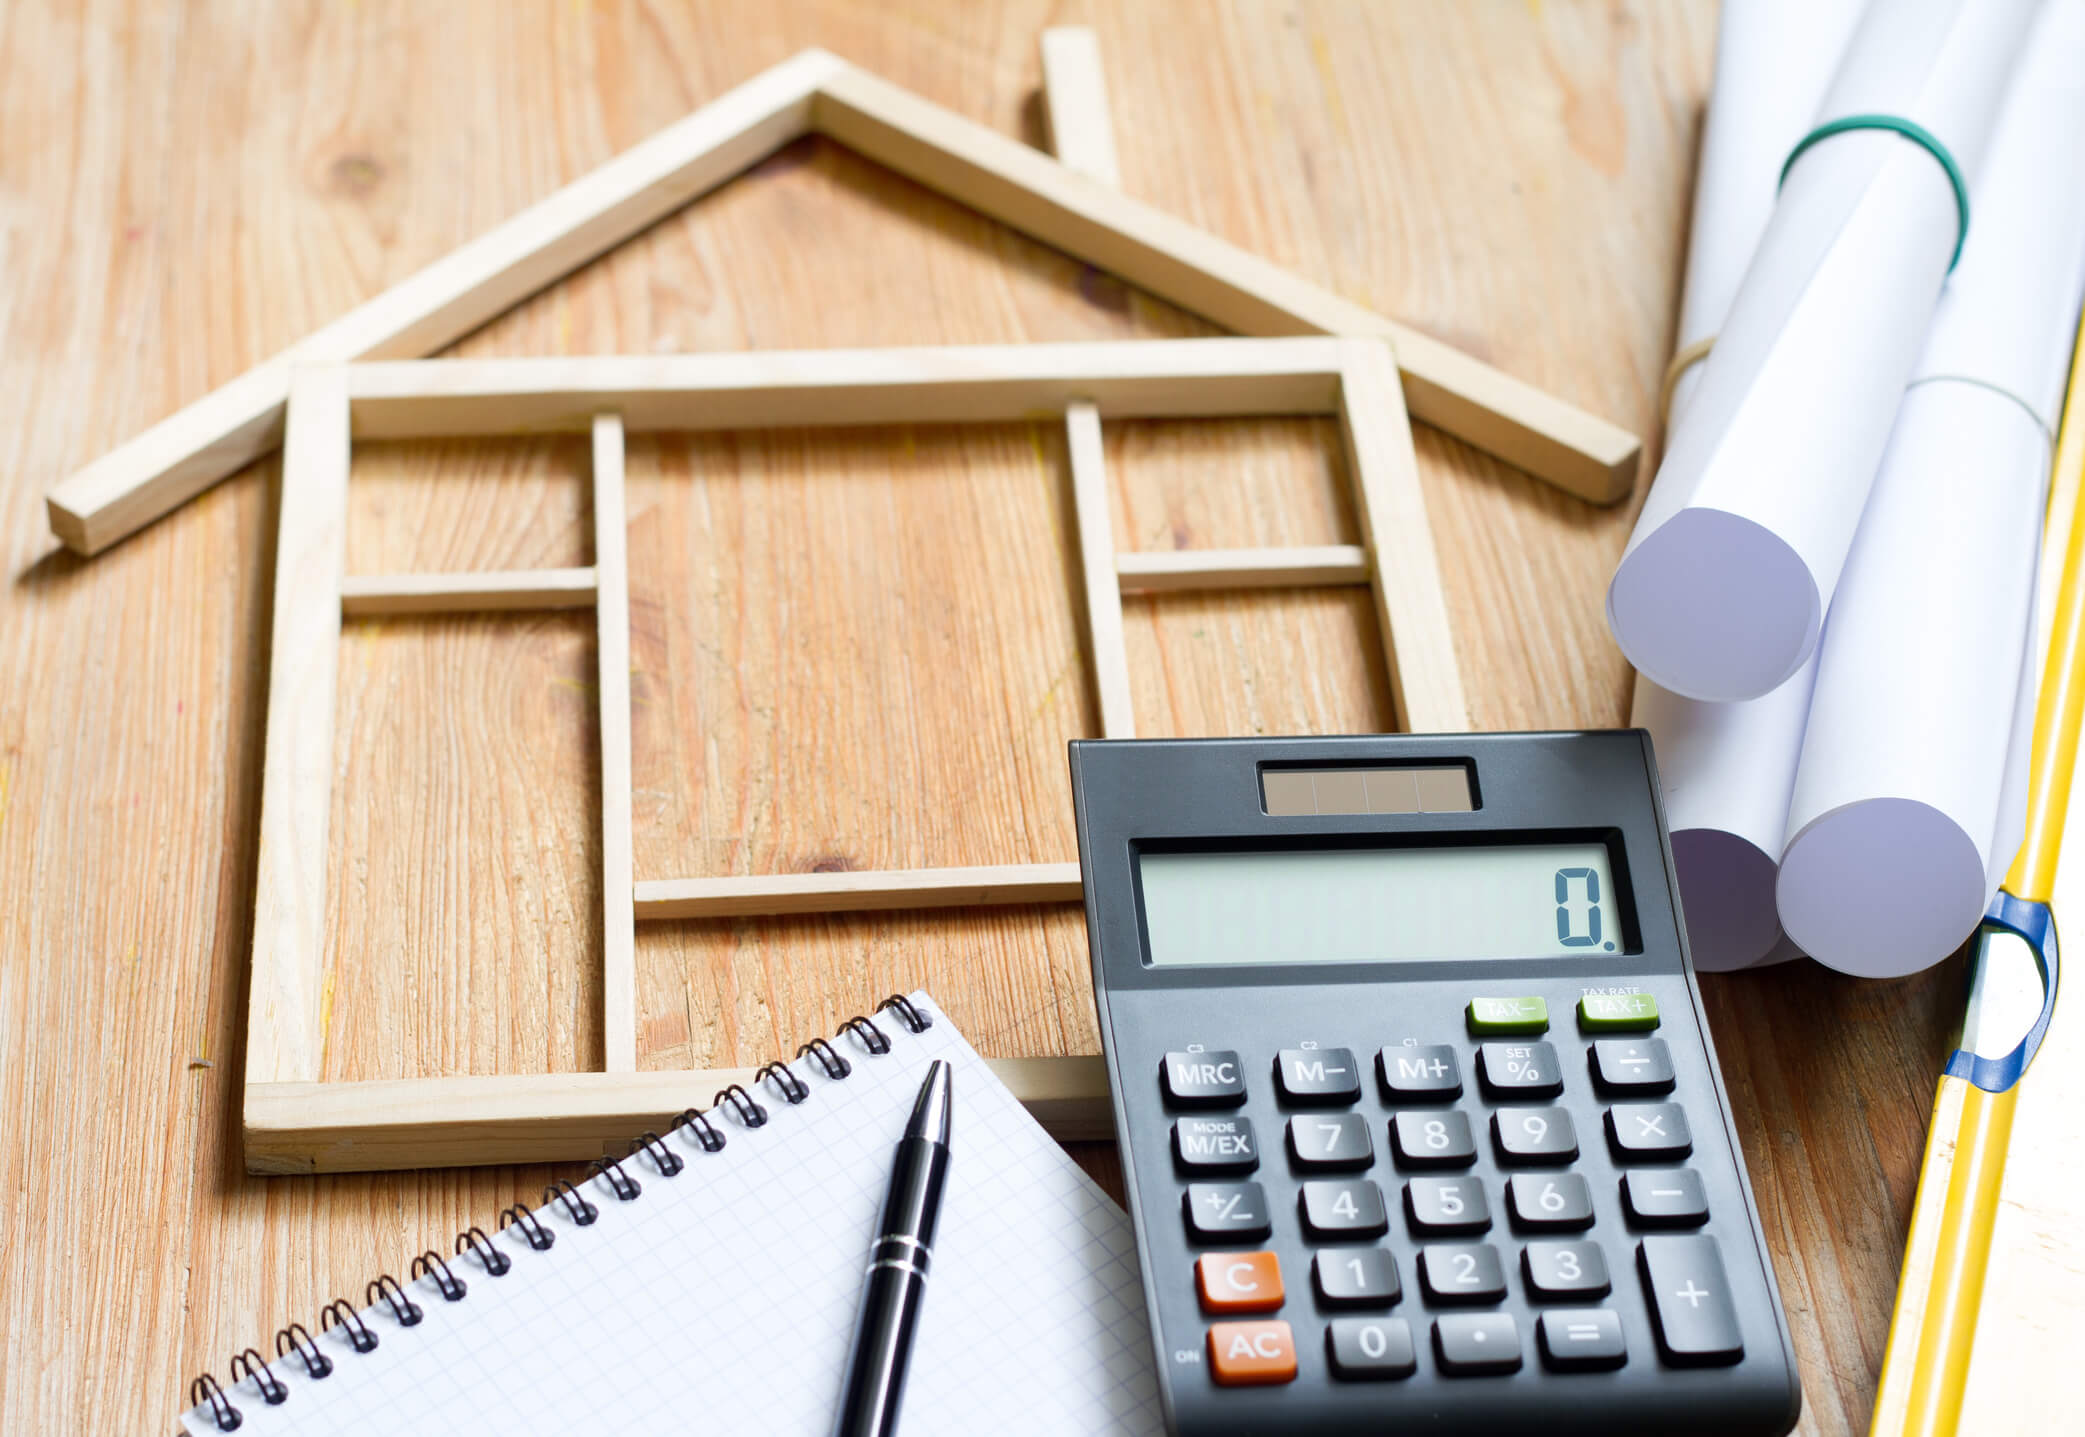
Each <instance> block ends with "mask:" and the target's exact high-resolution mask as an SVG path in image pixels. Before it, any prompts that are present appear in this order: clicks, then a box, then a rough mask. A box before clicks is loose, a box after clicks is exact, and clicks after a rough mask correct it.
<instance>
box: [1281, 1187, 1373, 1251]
mask: <svg viewBox="0 0 2085 1437" xmlns="http://www.w3.org/2000/svg"><path fill="white" fill-rule="evenodd" d="M1299 1205H1300V1206H1301V1208H1302V1210H1303V1231H1304V1232H1305V1233H1306V1234H1308V1235H1309V1236H1310V1237H1312V1238H1314V1239H1315V1240H1317V1241H1318V1242H1351V1241H1354V1240H1356V1239H1359V1238H1367V1237H1381V1236H1382V1235H1383V1234H1384V1233H1386V1232H1388V1231H1390V1214H1389V1213H1388V1212H1387V1211H1385V1210H1384V1207H1383V1190H1382V1189H1381V1188H1379V1187H1377V1186H1376V1185H1375V1184H1374V1183H1372V1182H1370V1181H1369V1180H1368V1179H1367V1178H1350V1179H1348V1180H1347V1181H1345V1182H1314V1183H1305V1184H1304V1185H1303V1192H1302V1195H1301V1197H1300V1199H1299Z"/></svg>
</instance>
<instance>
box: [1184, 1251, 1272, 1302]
mask: <svg viewBox="0 0 2085 1437" xmlns="http://www.w3.org/2000/svg"><path fill="white" fill-rule="evenodd" d="M1195 1295H1196V1296H1197V1297H1199V1298H1201V1300H1202V1311H1204V1312H1211V1313H1229V1312H1272V1311H1274V1310H1275V1309H1276V1308H1278V1307H1280V1306H1281V1304H1282V1297H1283V1294H1282V1290H1281V1259H1280V1258H1278V1257H1276V1256H1275V1255H1274V1254H1273V1253H1271V1252H1211V1253H1205V1254H1203V1255H1202V1256H1201V1257H1200V1258H1197V1259H1196V1260H1195Z"/></svg>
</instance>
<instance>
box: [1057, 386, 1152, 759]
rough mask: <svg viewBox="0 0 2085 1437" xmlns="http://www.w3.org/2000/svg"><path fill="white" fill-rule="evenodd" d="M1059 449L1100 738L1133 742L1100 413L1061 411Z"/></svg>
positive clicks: (1084, 408) (1084, 406) (1087, 408)
mask: <svg viewBox="0 0 2085 1437" xmlns="http://www.w3.org/2000/svg"><path fill="white" fill-rule="evenodd" d="M1064 434H1065V448H1066V450H1067V452H1068V453H1069V454H1070V456H1071V492H1072V507H1073V509H1074V511H1075V512H1076V513H1077V515H1078V524H1079V564H1080V568H1081V571H1082V574H1083V577H1084V581H1085V590H1086V637H1087V642H1088V647H1089V649H1090V650H1091V653H1092V658H1093V687H1094V692H1095V694H1096V695H1097V696H1098V700H1099V704H1100V734H1101V737H1102V738H1135V737H1136V736H1137V720H1136V713H1135V710H1134V708H1133V706H1132V705H1131V702H1130V696H1129V649H1128V647H1127V645H1126V644H1125V643H1124V641H1123V637H1122V589H1121V586H1120V585H1119V584H1117V583H1116V581H1115V534H1114V526H1113V525H1112V524H1110V523H1109V521H1108V468H1107V464H1108V461H1107V455H1106V453H1105V452H1104V451H1103V449H1102V448H1101V440H1100V413H1099V411H1098V410H1096V409H1095V408H1094V407H1093V406H1092V405H1091V404H1088V403H1085V402H1084V401H1081V402H1079V403H1077V404H1073V405H1072V406H1070V407H1069V408H1068V409H1066V410H1065V411H1064Z"/></svg>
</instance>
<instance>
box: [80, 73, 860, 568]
mask: <svg viewBox="0 0 2085 1437" xmlns="http://www.w3.org/2000/svg"><path fill="white" fill-rule="evenodd" d="M840 65H841V62H840V61H839V60H837V59H835V58H834V57H833V56H831V55H828V54H826V53H825V52H824V51H822V50H806V51H804V52H803V53H802V54H800V55H797V56H796V57H795V58H793V59H790V60H786V61H784V62H783V63H781V64H780V65H777V66H775V67H774V68H772V69H770V70H765V71H763V72H762V73H760V74H758V75H756V76H754V77H753V78H752V79H750V80H748V81H746V83H745V84H743V85H740V86H739V87H738V88H736V89H734V90H731V91H729V92H727V93H726V94H724V95H722V96H720V97H718V98H717V99H716V100H714V101H712V102H711V103H709V104H707V105H705V106H703V107H702V108H701V109H699V110H697V111H695V112H694V113H693V114H691V115H689V116H688V117H687V118H686V119H684V120H681V121H680V122H679V123H677V124H674V125H670V126H668V127H667V128H666V129H664V130H661V131H660V132H659V133H658V134H656V135H653V136H652V137H651V138H650V139H648V140H645V141H644V142H642V143H641V144H638V145H636V146H634V147H632V148H631V149H628V150H625V151H624V152H623V153H622V154H621V155H619V156H617V157H616V158H615V159H613V160H610V161H609V162H608V163H607V164H605V165H603V166H601V167H600V168H599V169H597V170H594V171H593V172H592V173H590V174H588V175H585V176H584V177H582V178H580V179H577V180H574V181H573V182H572V183H571V184H569V185H566V186H565V187H564V188H563V189H561V190H559V191H557V192H556V193H555V194H553V195H551V196H550V197H549V198H547V199H544V200H542V201H540V202H538V203H536V204H534V205H531V206H530V207H529V208H527V209H525V210H523V211H522V212H521V213H520V214H518V215H516V216H514V218H512V219H510V220H508V221H507V222H506V223H504V224H502V225H500V226H499V227H497V228H496V229H493V230H491V231H489V232H487V233H485V234H483V235H480V236H479V237H478V238H477V239H475V240H472V241H471V242H470V243H469V244H466V245H464V246H462V247H461V248H459V249H456V250H453V251H451V252H450V253H449V254H448V255H446V256H444V257H443V258H442V259H439V260H437V261H436V262H435V263H433V264H431V265H429V266H428V267H427V268H425V269H423V270H421V271H420V272H419V273H417V274H415V275H413V276H412V278H410V279H407V280H404V281H402V282H400V283H398V284H396V285H393V286H392V287H391V288H390V289H387V290H385V291H384V292H383V293H382V294H380V295H378V296H377V297H376V298H374V299H372V300H370V301H368V302H367V303H366V304H363V305H362V306H360V307H359V308H357V309H353V310H350V311H349V312H348V313H347V314H344V315H342V316H341V317H340V318H339V319H337V320H335V321H333V322H332V323H331V324H329V325H327V326H325V328H323V329H320V330H317V331H315V332H313V333H312V334H310V335H307V336H306V337H305V338H304V339H302V340H300V341H298V342H297V343H296V344H294V345H292V346H291V347H290V348H289V349H287V350H285V351H283V352H282V353H281V354H279V355H277V356H275V357H274V358H273V359H270V360H267V361H265V362H263V363H262V364H259V365H257V366H255V367H254V368H253V369H250V370H248V371H247V372H246V373H244V374H242V375H240V376H239V377H238V378H237V379H234V380H232V381H231V382H230V383H229V384H226V385H224V386H223V387H222V388H220V389H215V390H212V391H211V392H210V393H209V394H206V395H205V396H203V397H202V398H201V399H199V400H197V401H195V402H194V403H193V404H190V405H188V406H187V407H186V408H184V409H181V410H179V411H177V412H176V413H174V414H171V415H169V416H168V417H167V418H165V419H163V420H161V421H160V422H159V423H157V424H155V425H153V426H152V427H151V428H150V429H147V430H146V431H145V432H144V433H142V434H140V435H138V436H137V437H136V438H135V439H132V440H130V441H128V442H127V443H125V444H122V445H121V446H119V447H117V448H115V449H112V450H110V451H109V452H108V453H107V454H104V455H103V456H102V457H101V458H99V459H97V460H95V461H94V462H93V463H92V464H89V465H88V466H87V467H86V468H84V469H82V470H80V471H78V472H77V473H75V474H74V475H73V476H72V477H71V478H69V479H67V480H65V482H63V483H62V484H60V485H59V486H58V487H57V488H56V489H54V490H52V491H51V494H50V497H49V503H48V509H49V513H50V520H51V532H53V533H54V534H56V535H57V536H58V537H59V538H60V539H62V540H64V541H65V543H66V544H67V545H68V546H70V547H71V548H72V549H74V550H76V551H77V552H79V553H82V554H93V553H98V552H100V551H101V550H102V549H105V548H107V547H108V546H109V545H111V544H113V543H115V542H116V541H117V540H118V539H121V538H123V537H124V536H125V535H128V534H132V533H135V532H136V531H137V530H139V529H141V528H143V527H144V526H145V525H147V524H149V523H151V522H152V521H153V520H154V519H157V518H158V517H159V516H160V515H162V514H164V513H166V512H167V511H168V510H170V509H173V508H176V507H178V506H179V505H181V504H184V503H186V502H187V501H188V500H189V499H191V498H193V497H195V496H196V495H197V494H200V493H201V492H202V491H203V490H205V489H207V488H209V487H210V485H212V484H215V483H216V482H217V481H218V480H219V479H222V478H223V477H224V476H225V475H227V474H230V473H232V472H233V471H234V470H236V469H238V468H240V467H241V466H243V465H246V464H249V463H251V462H252V461H253V460H255V459H258V458H260V457H261V456H262V455H264V454H267V453H269V452H270V451H272V450H273V449H275V448H276V446H277V445H278V444H280V443H281V441H282V414H283V403H284V401H285V400H286V399H287V398H288V396H289V385H290V371H291V369H292V368H293V367H294V366H295V365H298V364H303V363H325V362H337V361H341V360H350V359H363V358H381V357H387V356H418V355H422V354H429V353H432V352H433V351H435V350H437V349H440V348H441V347H443V346H444V345H447V344H450V343H453V342H454V341H456V340H458V339H460V338H462V337H463V336H464V335H466V334H469V333H470V332H471V331H472V330H474V329H476V328H478V327H479V326H480V325H482V324H484V323H485V322H486V321H487V320H489V319H491V318H493V317H494V316H496V315H499V314H502V313H504V312H505V311H506V310H508V309H510V308H512V307H513V306H514V305H515V304H517V303H519V302H520V301H521V300H523V299H525V298H527V297H528V296H529V295H531V294H533V293H535V292H536V291H537V290H539V289H541V288H542V287H543V286H544V285H547V284H550V283H551V282H553V281H554V280H557V279H559V278H561V277H562V276H564V275H566V274H568V273H570V272H571V271H572V270H574V269H577V268H578V267H579V266H580V265H583V264H585V263H586V262H587V261H588V260H591V259H593V258H594V257H595V256H596V255H599V254H601V253H603V252H604V251H607V250H610V249H613V248H614V247H615V246H616V245H618V244H620V243H622V242H623V241H624V240H626V239H628V238H629V237H630V236H631V235H633V234H636V233H637V232H638V231H639V230H641V229H644V228H646V227H647V226H649V225H652V224H654V223H656V222H657V221H659V220H661V219H663V218H664V217H665V216H667V215H669V214H671V213H673V212H674V211H675V210H677V209H679V208H680V207H681V206H682V205H684V204H686V203H687V202H688V201H689V200H691V199H693V198H695V196H697V195H699V194H703V193H704V192H706V191H708V190H710V189H713V188H714V187H716V186H717V185H720V184H722V183H723V182H724V181H726V180H728V179H730V178H732V177H733V176H734V175H736V174H738V173H739V172H740V171H741V170H743V169H745V168H746V167H747V166H748V165H751V164H753V163H754V162H756V161H758V160H760V159H762V158H764V157H765V156H767V155H769V154H771V153H773V152H774V151H775V150H777V149H779V148H781V147H782V146H783V145H785V144H787V143H789V141H791V140H793V139H795V138H796V137H797V136H799V135H801V134H803V133H804V131H805V130H806V129H807V128H809V125H810V122H811V95H812V93H813V91H815V90H816V89H817V87H818V86H819V85H820V84H821V83H822V82H823V81H824V80H825V79H826V77H828V76H829V75H831V74H832V73H833V72H834V71H835V70H836V69H838V68H840Z"/></svg>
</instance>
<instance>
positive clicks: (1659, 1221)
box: [1622, 1168, 1709, 1227]
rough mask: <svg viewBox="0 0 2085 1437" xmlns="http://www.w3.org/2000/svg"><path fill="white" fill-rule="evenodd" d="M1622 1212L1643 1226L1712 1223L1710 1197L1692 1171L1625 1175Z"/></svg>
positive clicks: (1653, 1170) (1640, 1171)
mask: <svg viewBox="0 0 2085 1437" xmlns="http://www.w3.org/2000/svg"><path fill="white" fill-rule="evenodd" d="M1622 1209H1623V1211H1625V1212H1627V1213H1628V1214H1629V1221H1631V1222H1633V1223H1636V1224H1638V1225H1639V1226H1642V1227H1700V1226H1701V1225H1702V1224H1703V1223H1705V1222H1707V1221H1708V1220H1709V1200H1708V1194H1706V1193H1704V1192H1703V1191H1702V1190H1701V1174H1700V1173H1697V1172H1695V1171H1694V1169H1692V1168H1640V1169H1638V1170H1637V1171H1635V1172H1632V1173H1624V1174H1622Z"/></svg>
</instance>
